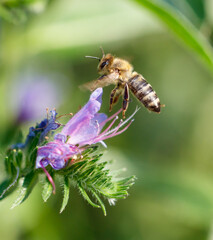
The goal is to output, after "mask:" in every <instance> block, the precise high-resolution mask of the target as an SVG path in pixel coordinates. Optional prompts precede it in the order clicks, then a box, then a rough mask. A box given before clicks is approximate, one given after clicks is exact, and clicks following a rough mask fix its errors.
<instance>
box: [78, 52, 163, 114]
mask: <svg viewBox="0 0 213 240" xmlns="http://www.w3.org/2000/svg"><path fill="white" fill-rule="evenodd" d="M101 50H102V54H103V56H102V58H99V57H93V56H86V57H87V58H94V59H98V60H99V64H98V73H99V74H100V75H101V77H99V78H98V79H97V80H94V81H91V82H88V83H86V84H84V85H82V86H81V87H83V88H86V89H89V90H90V91H93V90H95V89H96V88H98V87H105V86H108V85H111V84H114V85H116V87H115V88H114V89H113V90H112V91H111V94H110V108H109V111H111V110H112V106H113V105H114V104H115V103H117V101H118V99H119V97H120V96H121V95H123V106H122V108H123V118H125V112H126V110H127V108H128V104H129V89H130V90H131V92H132V93H133V95H134V96H135V97H136V98H137V99H138V100H139V101H140V102H141V103H142V104H143V105H144V106H145V107H146V108H147V109H148V110H150V111H152V112H156V113H160V111H161V107H162V106H164V105H161V104H160V100H159V98H158V96H157V94H156V92H155V91H154V90H153V88H152V86H151V85H150V84H149V83H148V82H147V81H146V80H145V78H144V77H143V76H142V75H141V74H139V73H137V72H135V71H133V66H132V65H131V64H130V63H129V62H128V61H126V60H124V59H121V58H117V57H114V56H113V55H112V54H110V53H108V54H106V55H105V53H104V51H103V49H102V48H101Z"/></svg>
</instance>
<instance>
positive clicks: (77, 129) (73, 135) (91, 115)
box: [61, 88, 107, 145]
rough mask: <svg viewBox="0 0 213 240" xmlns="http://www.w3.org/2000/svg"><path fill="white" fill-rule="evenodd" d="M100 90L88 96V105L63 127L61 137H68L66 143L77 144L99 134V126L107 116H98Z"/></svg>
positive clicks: (101, 90)
mask: <svg viewBox="0 0 213 240" xmlns="http://www.w3.org/2000/svg"><path fill="white" fill-rule="evenodd" d="M102 93H103V89H102V88H97V89H96V90H95V91H94V92H93V93H92V94H91V96H90V99H89V101H88V103H87V104H86V105H85V106H84V107H83V108H82V109H81V110H80V111H79V112H78V113H77V114H76V115H75V116H74V117H73V118H71V119H70V121H69V122H68V123H67V124H66V125H65V127H64V128H63V130H62V131H61V134H62V135H65V136H70V138H69V139H68V141H67V143H69V144H79V145H81V143H82V141H83V142H86V141H87V139H91V138H93V137H95V136H97V134H98V133H99V132H100V130H101V129H100V128H99V124H100V123H101V122H103V121H104V120H105V119H106V118H107V116H106V115H105V114H98V113H97V112H98V111H99V110H100V107H101V103H102Z"/></svg>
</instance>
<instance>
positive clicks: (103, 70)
mask: <svg viewBox="0 0 213 240" xmlns="http://www.w3.org/2000/svg"><path fill="white" fill-rule="evenodd" d="M113 59H114V57H113V56H112V55H111V54H110V53H108V54H107V55H103V57H102V58H101V60H100V63H99V64H98V72H99V73H100V74H108V73H110V69H111V65H112V63H113Z"/></svg>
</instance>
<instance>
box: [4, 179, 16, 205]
mask: <svg viewBox="0 0 213 240" xmlns="http://www.w3.org/2000/svg"><path fill="white" fill-rule="evenodd" d="M15 186H17V179H15V180H14V179H5V180H4V181H3V182H2V183H1V184H0V200H3V199H4V198H5V197H7V196H9V195H10V194H11V193H12V192H14V190H15V189H16V187H15Z"/></svg>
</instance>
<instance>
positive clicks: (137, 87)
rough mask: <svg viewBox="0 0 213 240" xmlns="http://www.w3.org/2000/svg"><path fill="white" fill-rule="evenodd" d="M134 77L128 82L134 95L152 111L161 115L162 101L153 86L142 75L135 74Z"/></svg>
mask: <svg viewBox="0 0 213 240" xmlns="http://www.w3.org/2000/svg"><path fill="white" fill-rule="evenodd" d="M133 74H134V76H133V77H131V78H130V79H129V80H128V85H129V88H130V89H131V91H132V92H133V93H134V95H135V96H136V97H137V98H138V100H139V101H140V102H142V103H143V104H144V106H145V107H146V108H148V109H149V110H150V111H153V112H157V113H160V99H159V98H158V96H157V94H156V92H155V91H154V90H153V88H152V86H151V85H150V84H149V83H148V82H147V81H146V80H145V79H144V78H143V76H142V75H140V74H138V73H136V72H134V73H133Z"/></svg>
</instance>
